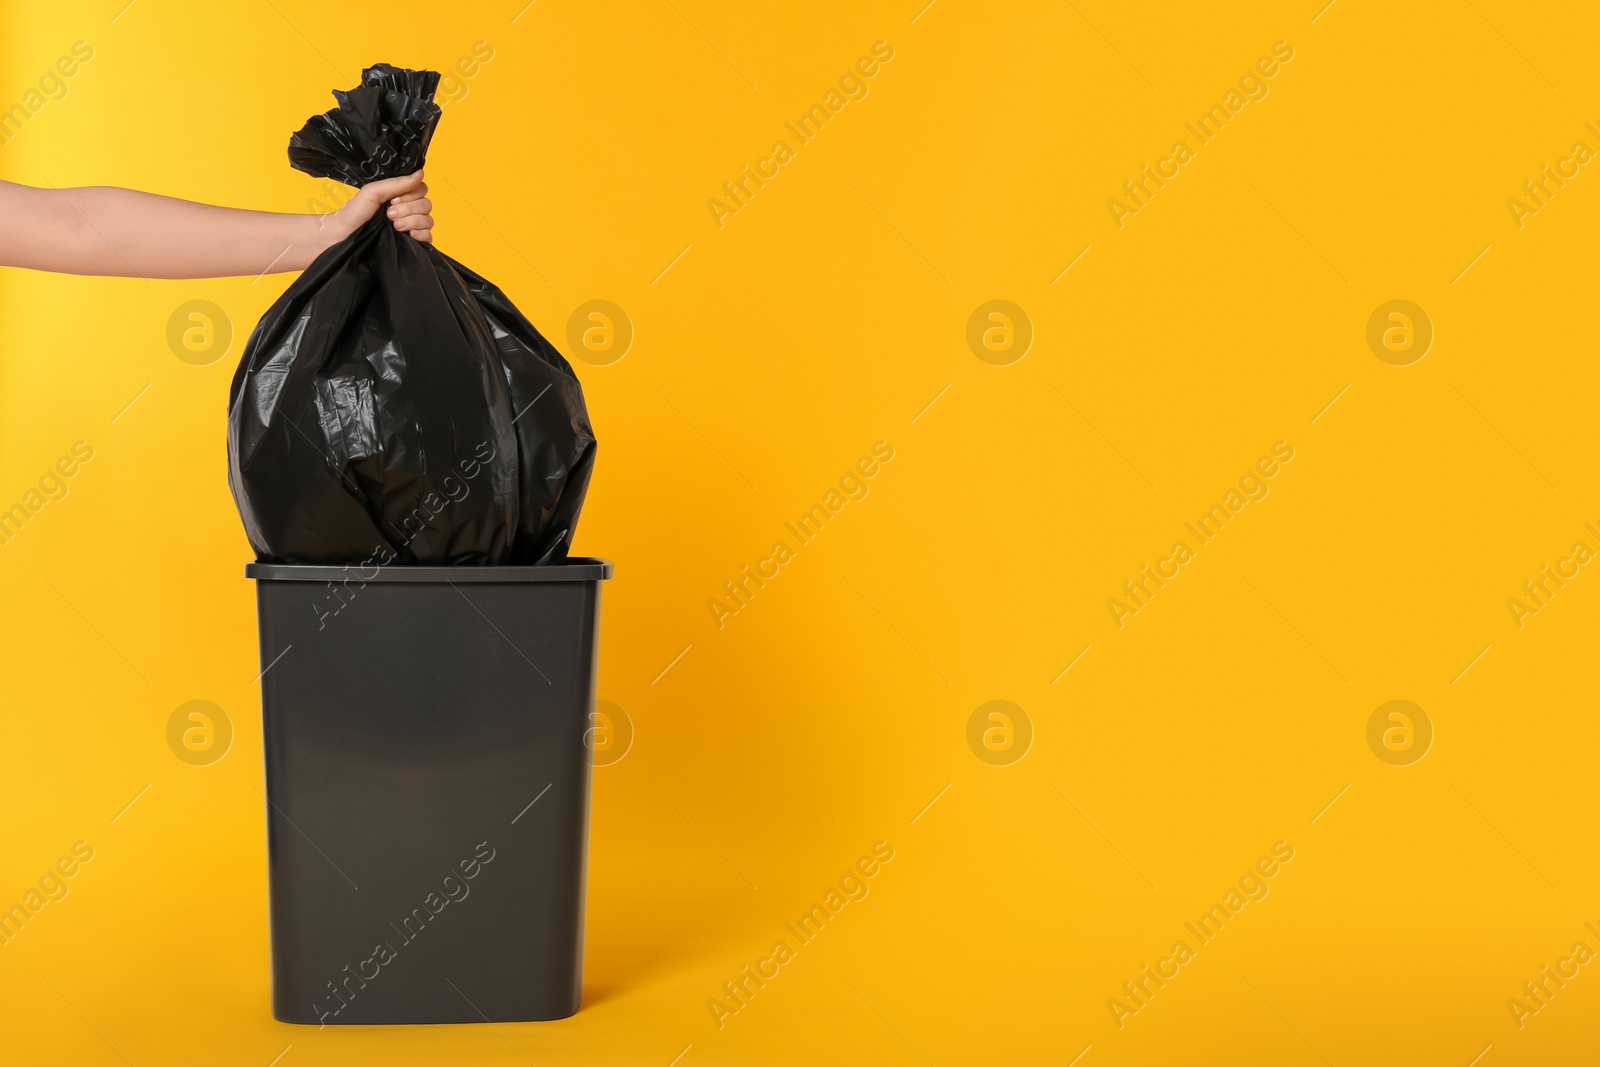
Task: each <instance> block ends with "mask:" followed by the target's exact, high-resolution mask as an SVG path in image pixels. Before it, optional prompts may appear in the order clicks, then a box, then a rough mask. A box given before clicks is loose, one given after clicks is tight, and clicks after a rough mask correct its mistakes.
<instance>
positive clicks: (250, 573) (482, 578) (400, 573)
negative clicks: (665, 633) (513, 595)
mask: <svg viewBox="0 0 1600 1067" xmlns="http://www.w3.org/2000/svg"><path fill="white" fill-rule="evenodd" d="M611 569H612V568H611V561H610V560H608V559H601V558H599V557H598V556H569V557H568V558H567V559H566V560H565V561H563V562H561V563H551V564H545V565H541V566H536V567H526V566H525V567H402V566H387V567H380V566H377V565H372V566H363V565H361V564H358V563H347V564H339V565H331V564H310V563H261V562H250V563H246V564H245V565H244V576H245V577H246V578H256V579H260V580H264V581H272V582H347V581H357V582H414V583H446V582H448V583H453V584H456V585H464V584H468V583H471V584H487V583H493V584H514V583H518V582H597V581H604V580H605V579H607V578H610V577H611Z"/></svg>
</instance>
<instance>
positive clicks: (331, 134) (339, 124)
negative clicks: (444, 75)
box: [289, 63, 440, 188]
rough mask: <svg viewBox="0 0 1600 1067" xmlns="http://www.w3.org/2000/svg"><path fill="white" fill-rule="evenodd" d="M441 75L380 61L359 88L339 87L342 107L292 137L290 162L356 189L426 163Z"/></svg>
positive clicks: (436, 115)
mask: <svg viewBox="0 0 1600 1067" xmlns="http://www.w3.org/2000/svg"><path fill="white" fill-rule="evenodd" d="M438 87H439V74H438V72H437V71H432V70H407V69H406V68H404V67H392V66H390V65H389V64H387V63H379V64H377V65H376V66H371V67H368V68H367V69H366V70H363V71H362V72H361V84H360V85H358V86H356V87H355V88H354V89H348V90H344V91H340V90H337V89H335V90H334V93H333V97H334V99H335V100H337V101H339V106H338V107H336V108H334V109H333V110H332V111H329V112H326V113H324V114H321V115H316V116H313V117H312V118H311V120H310V121H308V122H307V123H306V124H305V126H303V127H302V128H301V129H300V131H299V132H298V133H296V134H295V135H294V136H292V137H290V138H289V165H290V166H292V167H294V168H295V169H296V170H300V171H304V172H306V173H307V174H309V175H311V176H312V177H314V178H333V179H334V180H335V181H341V182H344V183H345V184H346V185H353V186H356V187H357V188H360V187H361V186H363V185H365V184H367V183H368V182H374V181H380V180H382V179H384V178H398V177H400V176H402V175H405V174H411V173H413V172H414V171H416V170H418V169H419V168H421V166H422V164H423V161H424V160H425V159H426V157H427V154H428V142H429V141H431V140H432V139H433V130H434V127H435V126H436V125H438V123H439V115H440V109H439V105H438V104H436V103H434V102H433V94H434V90H436V89H437V88H438Z"/></svg>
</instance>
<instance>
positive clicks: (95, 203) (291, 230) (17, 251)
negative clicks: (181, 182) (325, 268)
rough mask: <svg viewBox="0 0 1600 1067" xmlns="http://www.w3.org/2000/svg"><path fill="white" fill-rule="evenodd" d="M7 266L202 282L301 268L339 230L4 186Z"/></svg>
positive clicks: (170, 201) (319, 221)
mask: <svg viewBox="0 0 1600 1067" xmlns="http://www.w3.org/2000/svg"><path fill="white" fill-rule="evenodd" d="M4 196H5V200H6V204H5V206H6V207H7V208H14V209H18V210H6V211H5V212H4V214H5V215H6V216H7V217H8V219H9V221H10V222H11V224H12V226H13V229H12V232H11V234H10V235H9V237H8V238H7V239H6V240H4V241H3V242H0V249H3V253H0V254H3V260H4V263H5V264H6V265H9V266H18V267H30V268H33V269H36V270H47V271H57V272H60V273H65V274H102V275H113V276H121V277H145V278H208V277H228V276H236V275H250V276H254V275H259V274H267V273H276V272H279V271H291V270H303V269H304V268H305V267H306V266H307V265H309V264H310V263H311V261H312V260H313V259H315V258H316V257H317V255H318V254H319V253H320V252H322V251H323V250H324V249H326V248H328V247H329V246H330V245H332V244H334V243H335V242H337V241H338V240H339V239H341V238H342V237H344V236H345V234H346V232H347V231H346V229H345V227H343V226H341V225H340V223H339V220H337V218H336V217H335V216H333V215H296V214H280V213H277V212H270V211H246V210H241V209H237V208H226V207H214V206H212V205H210V204H197V203H194V202H192V201H188V200H178V199H175V198H173V197H168V196H157V195H155V194H152V193H143V192H138V191H136V190H133V189H118V188H113V187H109V186H92V187H88V188H78V189H30V188H26V187H23V186H16V185H8V187H7V188H6V189H5V190H4Z"/></svg>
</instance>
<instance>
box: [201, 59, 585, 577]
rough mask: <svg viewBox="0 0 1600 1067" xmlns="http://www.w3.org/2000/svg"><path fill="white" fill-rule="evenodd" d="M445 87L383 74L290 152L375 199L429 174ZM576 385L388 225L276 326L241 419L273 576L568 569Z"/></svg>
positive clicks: (255, 523) (523, 331) (260, 332)
mask: <svg viewBox="0 0 1600 1067" xmlns="http://www.w3.org/2000/svg"><path fill="white" fill-rule="evenodd" d="M438 82H439V75H438V74H437V73H435V72H433V71H414V70H404V69H400V68H396V67H391V66H389V65H387V64H379V65H378V66H374V67H371V68H369V69H367V70H365V71H363V72H362V77H361V84H360V85H359V86H357V87H356V88H354V89H351V90H350V91H348V92H335V93H334V94H333V95H334V98H335V99H336V100H337V101H338V103H339V106H338V107H337V108H335V109H334V110H332V111H329V112H328V113H327V114H325V115H318V116H315V117H313V118H312V119H311V120H310V121H309V122H307V123H306V125H305V127H304V128H303V129H301V130H300V132H299V133H296V134H295V135H294V136H293V137H292V138H290V140H289V162H290V164H291V165H292V166H293V167H295V168H296V169H297V170H302V171H305V172H306V173H308V174H311V175H313V176H315V177H327V178H333V179H336V180H338V181H341V182H345V183H347V184H349V185H354V186H357V187H359V186H361V185H364V184H366V183H367V182H369V181H377V180H380V179H383V178H393V177H399V176H402V175H406V174H410V173H412V172H413V171H415V170H417V169H418V168H419V167H421V166H422V164H423V160H424V157H425V156H426V154H427V149H428V142H429V140H430V139H431V138H432V136H433V130H434V127H435V125H436V124H437V123H438V121H439V113H440V112H439V106H438V105H437V104H435V103H434V102H433V93H434V90H435V88H436V87H437V85H438ZM594 454H595V440H594V433H593V431H592V430H591V428H590V425H589V416H588V412H587V410H586V409H585V407H584V403H583V390H582V389H581V388H580V387H579V385H578V380H577V378H576V376H574V374H573V373H572V368H571V366H570V365H568V363H567V361H566V360H565V359H563V358H562V357H561V355H560V353H558V352H557V351H556V350H555V348H554V347H553V346H552V345H551V344H550V343H549V342H548V341H546V340H545V339H544V337H542V336H541V335H540V334H539V331H538V330H536V329H534V327H533V325H532V324H531V323H530V322H529V321H528V320H527V319H526V318H524V317H523V315H522V313H521V312H519V311H518V310H517V309H516V307H515V306H514V305H512V303H511V301H510V300H508V299H506V297H505V294H503V293H502V292H501V291H500V290H499V289H497V288H495V286H494V285H492V284H490V283H489V282H488V281H486V280H484V279H483V278H482V277H480V276H479V275H477V274H475V273H473V272H472V271H470V270H468V269H467V268H466V267H464V266H462V265H461V264H459V263H457V262H456V261H455V260H453V259H451V258H450V257H449V256H447V255H445V254H444V253H442V252H440V251H438V250H437V249H435V248H434V247H433V246H432V245H428V244H423V243H422V242H420V241H417V240H416V239H414V238H412V237H411V236H409V235H407V234H403V233H400V232H398V231H396V230H395V229H394V227H393V225H392V224H391V223H390V221H389V220H388V218H387V217H386V216H385V213H384V212H383V211H382V210H380V211H378V212H377V214H375V215H374V216H373V217H372V218H371V219H369V220H368V221H367V222H366V223H364V224H363V225H362V226H361V227H360V228H359V229H357V230H356V232H355V233H353V234H351V235H350V236H349V237H348V238H346V239H345V240H343V241H341V242H340V243H338V244H337V245H334V246H333V247H332V248H329V249H328V250H327V251H325V252H323V253H322V255H320V256H318V257H317V259H316V261H315V262H313V263H312V264H311V266H310V267H308V268H307V269H306V270H305V272H304V273H302V274H301V275H300V277H299V278H298V279H296V280H295V282H294V284H292V285H290V286H289V289H288V291H287V292H285V293H284V294H283V295H282V296H281V297H279V298H278V300H277V302H276V303H274V304H273V305H272V307H271V308H270V309H269V310H268V311H267V313H266V314H265V315H264V316H262V318H261V321H260V322H259V323H258V324H257V325H256V328H255V330H254V331H253V332H252V333H251V335H250V340H249V342H248V343H247V344H246V345H245V350H244V354H243V357H242V359H241V360H240V363H239V368H238V370H237V371H236V372H235V374H234V378H233V387H232V391H231V394H230V396H229V402H228V481H229V484H230V485H231V487H232V489H233V496H234V500H235V501H236V502H237V504H238V506H239V514H240V517H241V518H242V519H243V520H244V526H245V532H246V534H247V535H248V536H249V539H250V544H251V546H252V547H253V548H254V549H255V551H256V555H257V558H258V559H260V560H262V561H263V562H272V563H314V564H348V563H360V564H368V565H371V564H388V563H395V564H414V565H422V564H463V565H498V564H541V563H549V562H552V561H555V560H559V559H562V558H564V557H565V556H566V554H567V550H568V548H569V546H570V545H571V543H572V536H573V530H574V527H575V526H576V525H577V521H578V512H579V510H580V509H581V508H582V507H583V498H584V493H585V491H586V490H587V488H588V484H589V476H590V473H591V471H592V470H593V466H594Z"/></svg>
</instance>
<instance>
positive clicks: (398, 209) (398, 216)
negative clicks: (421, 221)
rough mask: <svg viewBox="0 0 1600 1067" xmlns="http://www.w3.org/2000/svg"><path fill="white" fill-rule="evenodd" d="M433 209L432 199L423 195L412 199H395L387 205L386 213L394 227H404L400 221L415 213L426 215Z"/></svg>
mask: <svg viewBox="0 0 1600 1067" xmlns="http://www.w3.org/2000/svg"><path fill="white" fill-rule="evenodd" d="M432 210H433V201H432V200H429V199H428V198H427V197H425V196H419V197H417V198H416V199H414V200H396V201H394V202H393V203H392V204H390V205H389V207H388V209H387V211H386V214H387V215H388V216H389V218H391V219H393V220H394V224H395V228H396V229H405V227H403V226H401V225H400V223H401V222H402V221H404V220H406V219H409V218H411V217H412V216H415V215H427V214H428V213H429V212H430V211H432Z"/></svg>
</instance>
